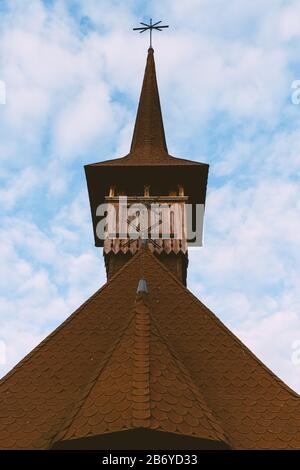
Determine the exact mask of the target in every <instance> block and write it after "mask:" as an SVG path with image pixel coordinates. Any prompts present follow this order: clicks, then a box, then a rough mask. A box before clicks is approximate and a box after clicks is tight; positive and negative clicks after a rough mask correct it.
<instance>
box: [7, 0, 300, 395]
mask: <svg viewBox="0 0 300 470" xmlns="http://www.w3.org/2000/svg"><path fill="white" fill-rule="evenodd" d="M150 16H152V17H153V18H154V19H162V20H163V21H164V22H168V23H169V24H170V29H169V30H168V31H165V32H163V33H157V34H156V36H155V39H154V41H155V42H154V47H155V50H156V54H155V58H156V65H157V71H158V80H159V87H160V94H161V101H162V107H163V113H164V120H165V127H166V133H167V140H168V147H169V150H170V153H172V154H173V155H175V156H181V157H186V158H190V159H195V160H198V161H202V162H207V163H209V164H210V177H209V188H208V200H207V207H206V220H205V245H204V247H203V248H202V249H197V250H193V251H192V252H191V253H190V258H191V263H190V270H189V287H190V289H191V290H192V291H193V292H194V293H195V294H196V295H197V296H198V297H199V298H200V299H201V300H202V301H203V302H204V303H206V305H207V306H208V307H210V308H211V309H212V310H213V311H214V312H215V313H216V314H217V315H218V316H219V317H220V318H221V320H222V321H223V322H224V323H225V324H226V325H227V326H229V327H230V328H231V329H232V330H233V331H234V332H235V333H236V334H237V335H238V336H239V337H240V338H241V339H242V340H243V341H244V342H245V343H246V344H247V346H249V347H250V348H251V349H252V350H253V351H254V353H255V354H256V355H257V356H258V357H259V358H260V359H262V360H263V361H264V362H265V363H266V364H267V365H268V366H269V367H270V368H271V369H272V370H273V371H274V372H276V373H277V374H278V375H279V376H280V378H282V379H283V380H284V381H286V383H287V384H288V385H290V386H291V387H292V388H294V389H295V390H297V391H298V392H300V364H298V362H299V361H298V360H297V359H299V356H300V355H299V354H298V351H299V349H300V237H299V233H300V185H299V182H300V138H299V124H300V105H298V106H297V104H293V102H292V93H293V89H292V83H293V82H294V81H295V80H300V21H299V18H300V2H299V0H243V1H241V0H226V1H225V0H186V1H184V2H182V1H181V0H164V1H163V2H161V1H158V0H157V1H156V0H153V1H139V0H135V1H134V0H127V1H121V0H109V1H108V0H26V1H24V0H0V80H2V82H5V84H6V104H5V105H4V104H2V105H0V161H1V165H0V214H1V217H0V375H4V374H5V372H7V371H8V370H9V369H10V368H11V367H12V366H13V365H14V364H15V363H16V362H17V361H19V360H20V359H21V358H22V357H23V356H24V355H25V354H26V353H27V352H29V351H30V350H31V349H32V348H33V347H34V346H35V345H36V344H38V343H39V342H40V340H41V339H43V338H44V337H45V336H46V335H47V334H48V333H49V332H50V331H52V330H53V329H54V328H55V327H56V326H57V325H58V324H60V323H61V322H62V321H63V320H64V319H65V318H66V317H67V316H68V315H69V314H70V313H72V311H74V310H75V309H76V308H77V307H78V306H79V305H80V304H81V303H82V302H83V301H84V300H85V299H86V298H87V297H88V296H90V295H91V294H92V293H93V292H94V291H96V290H97V289H98V288H99V287H100V286H101V285H102V284H103V283H104V282H105V276H104V269H103V263H102V253H101V250H99V249H98V250H97V249H96V248H94V246H93V235H92V227H91V220H90V211H89V204H88V198H87V190H86V183H85V177H84V172H83V165H85V164H86V163H91V162H96V161H100V160H104V159H107V158H113V157H117V156H123V155H125V154H126V153H127V152H128V149H129V145H130V139H131V133H132V128H133V123H134V118H135V113H136V107H137V100H138V96H139V92H140V87H141V81H142V75H143V71H144V66H145V55H146V50H147V46H148V39H147V37H146V36H145V35H144V36H139V35H138V34H135V33H133V32H132V30H131V28H132V27H133V26H136V25H137V24H138V22H139V21H143V20H147V19H149V17H150ZM294 101H295V100H294ZM296 101H297V100H296ZM1 352H2V354H1ZM4 352H5V354H4ZM4 356H5V357H4ZM4 359H5V360H4Z"/></svg>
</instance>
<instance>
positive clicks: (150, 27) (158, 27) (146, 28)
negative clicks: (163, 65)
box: [133, 18, 169, 48]
mask: <svg viewBox="0 0 300 470" xmlns="http://www.w3.org/2000/svg"><path fill="white" fill-rule="evenodd" d="M160 23H161V21H157V22H156V23H154V24H153V23H152V18H151V19H150V24H147V23H140V24H141V25H142V26H143V27H142V28H133V31H139V32H140V33H144V32H145V31H149V32H150V48H152V32H153V31H154V30H155V31H162V30H163V29H165V28H168V27H169V25H164V26H163V25H161V24H160Z"/></svg>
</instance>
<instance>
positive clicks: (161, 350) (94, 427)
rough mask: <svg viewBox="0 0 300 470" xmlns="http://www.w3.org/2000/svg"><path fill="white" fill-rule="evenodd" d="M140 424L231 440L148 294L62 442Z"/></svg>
mask: <svg viewBox="0 0 300 470" xmlns="http://www.w3.org/2000/svg"><path fill="white" fill-rule="evenodd" d="M135 428H144V429H153V430H159V431H164V432H172V433H177V434H183V435H186V436H192V437H199V438H201V439H206V440H213V441H218V442H224V443H225V442H226V437H225V435H224V432H223V430H222V428H221V426H220V424H219V423H218V422H217V420H216V418H215V417H214V416H213V414H212V412H211V411H210V410H209V408H208V406H207V404H206V403H205V400H204V399H203V397H202V395H201V393H200V391H199V390H198V389H197V387H195V385H194V383H193V381H192V380H191V378H190V376H189V374H188V372H187V371H186V370H185V368H184V366H183V364H181V363H180V360H179V359H178V358H177V357H176V355H175V354H174V352H172V351H171V350H170V349H169V347H168V345H167V343H166V342H165V340H164V339H163V338H162V337H161V335H160V333H159V331H158V330H157V328H156V326H155V325H154V324H153V321H152V318H151V308H150V306H149V304H148V302H147V299H146V298H145V296H143V295H140V296H139V297H138V299H137V301H136V302H135V306H134V308H133V315H132V317H131V319H130V321H129V325H128V327H127V328H125V330H124V332H123V333H122V334H121V335H120V337H119V338H118V339H117V340H116V342H115V344H114V346H113V348H112V349H110V350H109V351H108V352H107V354H106V355H105V358H104V360H103V362H102V363H101V364H99V368H97V372H96V375H95V377H94V378H93V380H92V381H91V383H90V387H87V393H86V395H85V396H83V398H82V399H81V402H80V403H79V404H77V405H74V409H73V413H72V414H71V416H70V417H69V419H68V421H67V422H66V424H65V428H64V429H63V431H62V432H61V433H59V435H58V436H57V437H56V440H67V441H69V440H72V439H82V438H88V437H91V436H99V435H103V434H107V433H113V432H118V431H124V430H128V429H135Z"/></svg>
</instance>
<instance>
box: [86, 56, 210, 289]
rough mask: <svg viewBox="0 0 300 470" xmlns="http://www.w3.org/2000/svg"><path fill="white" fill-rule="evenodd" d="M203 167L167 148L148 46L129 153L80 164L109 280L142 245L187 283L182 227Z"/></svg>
mask: <svg viewBox="0 0 300 470" xmlns="http://www.w3.org/2000/svg"><path fill="white" fill-rule="evenodd" d="M208 168H209V167H208V165H207V164H203V163H198V162H193V161H190V160H184V159H181V158H175V157H173V156H171V155H170V154H169V152H168V148H167V143H166V138H165V131H164V124H163V118H162V112H161V106H160V99H159V91H158V85H157V79H156V70H155V61H154V50H153V48H152V47H150V48H149V50H148V56H147V63H146V69H145V75H144V81H143V86H142V91H141V95H140V100H139V106H138V111H137V116H136V122H135V127H134V132H133V137H132V143H131V148H130V152H129V154H128V155H126V156H125V157H123V158H117V159H114V160H109V161H104V162H100V163H94V164H91V165H87V166H86V167H85V171H86V178H87V184H88V190H89V197H90V205H91V212H92V219H93V227H94V236H95V244H96V246H98V247H103V253H104V260H105V265H106V272H107V278H108V280H109V279H110V278H111V277H112V276H113V275H114V274H115V273H116V272H117V271H118V270H119V269H120V268H121V267H122V266H123V265H124V264H126V263H127V262H128V261H129V260H130V259H131V258H132V257H133V256H134V255H135V254H136V253H137V252H138V251H139V250H140V249H141V247H142V246H144V245H147V246H148V248H149V249H150V250H151V251H152V252H153V253H154V254H155V256H157V258H158V259H159V260H160V261H161V262H162V263H163V264H164V265H165V266H166V267H167V268H168V269H169V270H170V271H171V272H172V273H173V274H174V275H175V276H176V277H177V278H178V279H179V280H180V281H181V282H182V283H183V284H184V285H186V280H187V267H188V246H189V244H190V242H191V239H190V237H189V233H188V232H189V231H188V230H187V227H191V229H193V230H194V231H195V230H196V229H197V227H195V224H196V225H197V224H199V221H197V220H196V218H195V214H196V211H197V210H196V208H197V206H202V207H204V204H205V197H206V185H207V177H208ZM188 205H189V209H190V210H189V211H187V207H188ZM126 209H127V210H126Z"/></svg>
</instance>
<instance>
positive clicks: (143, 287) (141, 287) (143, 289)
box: [137, 279, 149, 294]
mask: <svg viewBox="0 0 300 470" xmlns="http://www.w3.org/2000/svg"><path fill="white" fill-rule="evenodd" d="M148 293H149V291H148V286H147V281H146V280H145V279H140V280H139V284H138V288H137V294H148Z"/></svg>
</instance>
